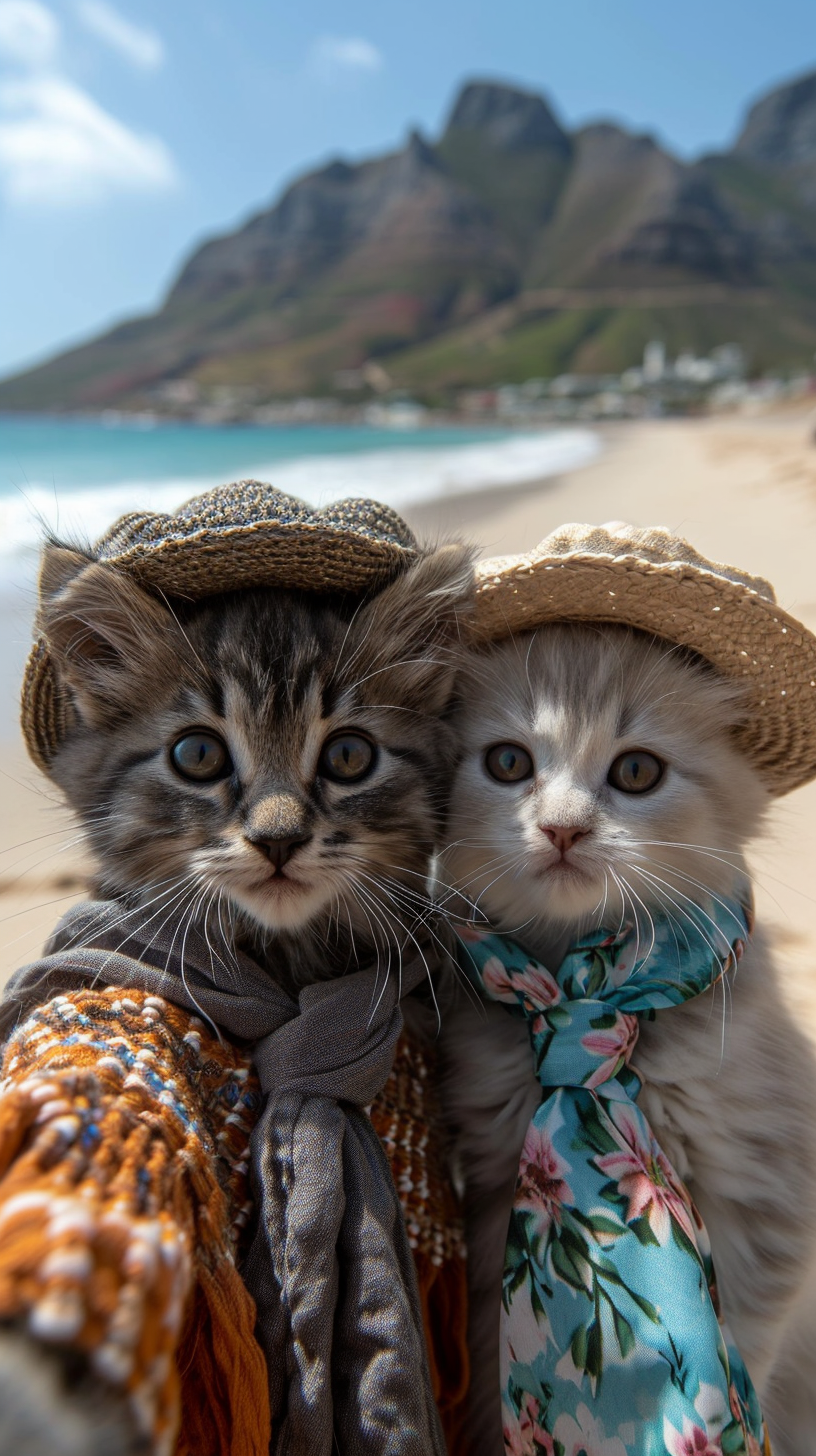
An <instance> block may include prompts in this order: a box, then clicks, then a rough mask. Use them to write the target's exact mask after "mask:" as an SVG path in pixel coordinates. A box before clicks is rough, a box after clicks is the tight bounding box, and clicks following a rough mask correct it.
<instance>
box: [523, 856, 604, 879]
mask: <svg viewBox="0 0 816 1456" xmlns="http://www.w3.org/2000/svg"><path fill="white" fill-rule="evenodd" d="M536 873H537V875H538V877H539V879H546V878H547V877H548V876H549V875H558V876H560V877H563V878H569V879H573V880H576V879H577V880H588V879H591V878H592V872H591V870H589V869H587V867H586V865H581V864H576V863H575V861H574V860H571V859H564V858H561V859H552V860H548V861H547V863H546V864H542V865H539V867H538V869H537V871H536Z"/></svg>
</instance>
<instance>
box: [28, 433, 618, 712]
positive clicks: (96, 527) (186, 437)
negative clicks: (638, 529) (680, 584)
mask: <svg viewBox="0 0 816 1456" xmlns="http://www.w3.org/2000/svg"><path fill="white" fill-rule="evenodd" d="M598 449H599V445H598V441H597V438H596V436H595V435H594V434H593V433H592V432H591V431H590V430H585V429H553V430H547V431H537V432H533V431H530V432H528V433H519V432H515V431H514V432H510V431H508V430H502V429H467V428H464V427H458V426H450V427H448V426H445V427H432V428H426V429H411V430H399V431H397V430H386V429H373V428H367V427H364V426H329V425H299V426H268V427H264V426H251V425H236V426H227V427H218V426H196V425H186V424H166V425H165V424H161V425H157V426H156V427H155V428H144V427H143V426H140V425H139V424H138V423H136V422H130V423H128V422H125V423H123V424H120V425H119V426H118V427H115V428H114V427H111V425H106V424H105V423H103V422H102V421H100V420H84V419H51V418H42V417H41V418H32V417H27V418H14V417H8V416H6V417H0V741H9V740H10V739H12V738H13V735H14V734H15V732H16V719H17V695H18V691H19V682H20V679H21V677H22V672H23V666H24V663H25V659H26V657H27V655H28V651H29V647H30V643H31V622H32V617H33V614H34V608H35V603H36V584H35V583H36V565H37V555H38V551H39V544H40V541H41V540H42V535H43V531H44V529H45V528H51V529H52V530H54V531H56V532H57V534H58V535H61V536H63V537H65V538H68V539H71V538H73V539H75V540H80V541H81V540H85V541H88V540H90V541H93V540H94V539H95V538H96V537H97V536H99V535H101V533H102V532H103V531H105V530H106V529H107V528H108V526H110V525H111V523H112V522H113V521H114V520H115V519H116V517H117V516H119V515H122V514H123V513H124V512H125V511H131V510H144V509H147V510H155V511H168V510H173V508H174V507H175V506H178V505H180V504H181V502H182V501H184V500H187V499H188V498H189V497H190V496H191V495H196V494H197V493H198V492H199V491H202V490H206V489H207V488H208V487H210V486H213V485H220V484H223V483H224V482H227V481H230V480H240V479H241V478H246V477H248V476H254V477H255V478H256V479H259V480H269V481H271V482H273V484H275V485H277V486H279V487H280V488H281V489H282V490H286V491H289V492H290V494H292V495H297V496H301V497H303V498H304V499H306V500H308V501H309V502H311V503H312V504H313V505H325V504H328V503H329V502H330V501H333V500H340V499H342V498H343V497H344V496H359V495H364V496H374V497H375V498H376V499H379V500H382V501H386V502H387V503H388V504H390V505H393V506H395V507H396V508H397V510H399V509H400V508H401V507H404V506H408V505H410V504H412V503H416V502H418V501H427V500H432V499H434V498H436V497H439V496H446V495H455V494H457V493H462V492H465V491H474V490H484V491H493V490H501V489H502V488H503V487H506V486H510V485H516V484H520V483H522V482H525V481H532V480H536V479H540V478H541V477H543V476H547V475H553V474H556V473H561V472H563V471H566V470H571V469H575V468H576V467H577V466H579V465H583V464H586V463H587V462H588V461H589V460H591V459H592V458H593V456H594V455H595V454H596V453H597V452H598Z"/></svg>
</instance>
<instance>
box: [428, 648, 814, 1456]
mask: <svg viewBox="0 0 816 1456" xmlns="http://www.w3.org/2000/svg"><path fill="white" fill-rule="evenodd" d="M744 711H745V709H744V707H743V703H742V698H741V694H740V691H739V688H738V687H735V685H734V684H732V683H730V682H726V681H725V680H724V679H722V678H720V677H718V676H717V674H715V673H714V672H713V670H711V669H709V668H708V667H707V666H706V665H704V664H701V663H699V662H697V661H695V660H693V659H692V658H691V657H690V656H688V655H686V654H684V653H683V652H682V651H680V650H678V649H676V648H671V647H669V646H668V645H667V644H665V643H661V642H657V641H654V640H652V639H649V638H648V637H645V636H643V635H642V634H639V633H636V632H631V631H628V630H627V629H625V628H621V627H616V626H610V627H606V626H597V627H595V626H566V625H553V626H549V627H546V628H542V629H540V630H539V631H538V632H537V633H533V634H528V635H524V636H519V637H517V638H515V639H513V640H509V641H507V642H504V643H501V644H498V645H495V646H494V647H492V648H490V649H488V650H486V651H484V652H480V653H478V654H474V656H473V660H472V663H471V665H470V667H469V669H468V670H467V671H466V673H465V675H464V677H463V680H462V683H461V704H460V708H459V712H458V717H457V721H456V726H457V727H458V731H459V734H460V739H461V745H462V748H463V757H462V760H461V764H460V767H459V770H458V775H457V778H456V781H455V785H454V793H453V796H452V813H451V819H450V834H449V837H450V846H449V848H448V849H447V851H446V853H445V855H444V857H443V868H442V875H441V878H442V879H444V880H445V881H448V882H450V884H452V885H453V886H455V887H456V888H457V889H458V890H460V891H461V892H463V894H465V895H466V896H467V897H469V898H470V899H471V900H472V901H474V902H475V903H476V904H477V905H478V907H479V909H480V910H481V911H483V912H484V914H485V915H486V916H487V918H488V920H489V921H490V922H491V923H492V925H494V926H495V927H496V928H497V929H498V930H500V931H504V932H506V933H508V934H513V935H514V936H515V937H516V938H517V939H518V940H520V941H521V942H522V943H523V944H524V945H525V947H526V948H527V949H528V950H529V951H530V952H531V953H532V954H534V955H536V956H537V957H539V958H540V959H541V960H542V961H543V962H544V963H545V964H547V963H549V964H550V965H553V966H557V965H558V964H559V963H560V959H561V957H562V956H563V954H564V952H565V950H566V949H567V947H568V946H569V944H570V942H572V941H573V940H574V939H575V938H576V936H577V935H578V934H580V933H581V932H582V931H584V930H586V929H588V928H589V927H590V926H594V925H598V924H600V923H601V922H603V923H604V924H607V925H611V926H612V927H613V928H614V926H616V925H617V924H618V923H619V921H620V919H621V918H622V917H628V918H629V919H630V920H631V919H632V918H634V919H635V920H636V921H637V923H638V924H639V926H640V927H641V933H642V935H643V937H644V940H645V941H646V943H648V935H649V919H650V914H651V911H652V910H653V909H660V910H661V911H662V912H663V913H667V914H669V915H671V916H673V917H676V918H677V919H678V921H680V922H681V923H682V922H683V906H684V904H686V903H687V900H688V899H691V900H694V899H696V898H698V897H699V896H700V895H703V894H704V893H705V892H706V891H713V892H714V893H722V892H725V891H728V890H729V888H731V887H732V885H733V884H734V881H735V878H736V877H737V876H738V875H739V874H741V873H743V872H744V863H743V851H744V848H745V845H746V842H747V841H748V840H749V839H750V838H751V837H753V836H754V835H756V834H757V833H758V832H761V828H762V821H763V815H764V812H765V810H766V807H767V796H766V794H765V792H764V790H763V788H762V786H761V784H760V781H759V779H758V777H757V775H756V773H755V772H754V771H753V769H752V767H751V765H750V764H749V762H748V761H747V759H746V758H745V757H744V756H743V755H742V754H741V753H740V751H739V748H738V746H737V743H736V742H735V739H734V729H735V727H736V726H737V725H738V724H739V722H740V720H741V719H742V717H743V714H744ZM499 743H511V744H517V745H520V746H521V747H523V748H525V749H526V750H527V751H528V753H529V754H530V755H531V757H532V760H533V763H534V770H535V771H534V775H533V777H531V778H530V779H527V780H525V781H522V782H518V783H499V782H496V781H495V780H494V779H493V778H492V777H491V776H490V774H489V773H488V771H487V769H486V766H485V753H486V750H488V749H489V748H490V747H491V746H492V745H495V744H499ZM634 749H641V750H647V751H650V752H651V753H653V754H655V755H656V756H657V757H658V758H659V759H660V760H662V761H663V763H664V764H665V765H666V767H665V772H664V775H663V778H662V779H661V780H660V782H659V783H658V784H657V785H656V787H654V788H653V789H652V790H651V791H650V792H648V793H642V794H628V793H624V792H621V791H620V790H619V789H617V788H614V787H613V786H612V785H610V784H609V783H608V782H607V774H608V772H609V769H610V766H611V764H612V762H613V761H614V759H615V758H616V757H617V755H618V754H620V753H622V752H623V751H625V750H634ZM548 829H549V830H551V831H554V832H555V836H556V839H558V838H560V839H561V847H559V845H558V843H557V842H553V835H552V834H548V833H546V832H545V831H546V830H548ZM564 831H572V833H570V834H568V835H567V837H566V839H564V837H563V835H564ZM570 839H572V841H573V842H572V843H571V844H569V847H567V848H566V849H563V845H564V844H568V842H569V840H570ZM783 973H784V967H778V966H777V964H776V961H775V959H774V956H773V954H772V950H771V948H770V947H769V945H768V943H767V940H766V939H765V937H764V935H763V933H762V931H761V930H759V931H758V932H757V933H756V935H755V936H754V938H753V941H752V944H751V946H750V948H749V950H748V952H747V954H746V955H745V957H744V958H743V960H742V962H741V963H740V966H739V970H738V972H735V973H734V974H733V976H731V977H730V978H729V981H728V984H723V983H721V984H720V985H719V986H717V987H716V988H715V989H714V990H712V991H711V992H710V993H709V994H707V995H705V996H701V997H698V998H697V999H696V1000H694V1001H692V1002H690V1003H688V1004H687V1005H686V1006H683V1007H678V1008H675V1009H672V1010H669V1011H663V1012H660V1013H658V1015H657V1018H656V1020H655V1021H654V1022H653V1023H644V1024H643V1026H642V1030H641V1036H640V1041H639V1044H638V1048H637V1051H636V1054H635V1066H636V1069H637V1071H638V1072H639V1074H640V1075H641V1077H642V1078H643V1091H642V1094H641V1098H640V1101H641V1104H642V1106H643V1108H644V1110H645V1112H646V1114H647V1116H648V1117H649V1120H650V1122H651V1124H652V1127H653V1128H654V1131H655V1134H656V1136H657V1138H658V1141H659V1142H660V1143H661V1144H662V1146H663V1147H664V1149H665V1151H666V1152H667V1154H668V1155H669V1157H670V1158H671V1159H672V1161H673V1162H674V1164H675V1167H676V1168H677V1170H678V1172H679V1173H680V1174H681V1176H682V1177H683V1178H684V1179H685V1180H686V1181H687V1183H688V1186H689V1188H690V1190H691V1192H692V1194H693V1196H694V1198H695V1200H696V1202H697V1204H698V1206H699V1208H700V1210H701V1213H702V1215H703V1217H704V1219H705V1221H706V1224H707V1226H708V1231H709V1234H710V1237H711V1242H712V1247H713V1253H714V1259H715V1264H716V1267H717V1272H718V1278H719V1282H720V1292H721V1296H722V1299H723V1303H724V1308H725V1312H726V1315H727V1317H728V1320H729V1323H730V1325H731V1328H732V1330H733V1333H734V1336H735V1338H736V1340H737V1343H738V1345H739V1347H740V1349H741V1351H742V1353H743V1355H744V1357H745V1359H746V1362H747V1364H748V1367H749V1369H750V1372H751V1375H752V1378H753V1380H754V1382H755V1384H756V1386H757V1389H758V1391H759V1393H760V1397H761V1399H762V1401H763V1405H764V1408H765V1411H766V1414H767V1416H768V1418H769V1422H770V1426H771V1431H772V1439H773V1448H774V1452H775V1456H812V1452H813V1449H814V1432H816V1396H814V1380H813V1362H814V1357H815V1356H816V1299H814V1292H816V1130H815V1129H814V1110H816V1064H815V1063H814V1056H813V1051H812V1048H811V1047H810V1045H809V1044H808V1043H807V1042H806V1040H805V1038H804V1036H803V1035H802V1034H801V1033H800V1032H799V1030H798V1028H797V1026H796V1025H795V1024H794V1022H793V1021H792V1019H791V1016H790V1014H789V1012H788V1011H787V1009H786V1007H785V1004H784V999H783V996H782V992H781V979H780V978H781V975H782V974H783ZM444 1040H445V1053H446V1060H447V1076H448V1084H447V1094H446V1105H447V1107H448V1110H449V1115H450V1121H451V1127H452V1130H453V1136H454V1139H455V1155H456V1161H457V1166H458V1170H459V1175H460V1177H461V1180H462V1182H463V1184H464V1187H465V1192H466V1202H467V1218H468V1235H469V1253H470V1284H471V1298H472V1317H471V1346H472V1354H473V1360H474V1378H473V1385H472V1392H473V1393H472V1409H471V1428H472V1431H473V1432H474V1433H475V1434H474V1439H473V1450H474V1453H475V1452H479V1453H486V1456H497V1453H498V1452H500V1451H501V1449H502V1440H501V1430H500V1416H499V1408H498V1350H497V1343H498V1342H497V1333H498V1313H499V1307H500V1287H501V1265H502V1253H503V1244H504V1236H505V1232H506V1226H507V1217H508V1211H509V1207H510V1204H511V1201H512V1195H513V1188H514V1182H515V1174H516V1170H517V1166H518V1158H519V1153H520V1150H521V1145H522V1142H523V1138H524V1133H525V1130H526V1126H527V1123H528V1121H529V1118H530V1116H531V1115H532V1112H533V1111H534V1109H535V1107H536V1105H537V1104H538V1102H539V1100H540V1095H541V1093H540V1088H539V1087H538V1084H537V1083H536V1081H535V1080H534V1078H533V1074H532V1064H531V1056H530V1047H529V1041H528V1037H527V1032H526V1028H525V1026H524V1025H523V1024H520V1023H518V1022H517V1021H515V1020H514V1019H513V1018H511V1017H509V1016H508V1015H507V1013H506V1011H505V1010H504V1009H503V1008H502V1007H500V1006H496V1005H493V1006H490V1005H487V1006H479V1007H478V1008H477V1007H474V1006H473V1005H472V1004H471V1003H470V1002H469V1001H467V1000H466V999H465V998H464V997H463V996H460V1004H459V1005H458V1006H457V1007H456V1009H455V1011H454V1012H453V1013H452V1014H449V1015H448V1016H447V1017H446V1018H445V1031H444Z"/></svg>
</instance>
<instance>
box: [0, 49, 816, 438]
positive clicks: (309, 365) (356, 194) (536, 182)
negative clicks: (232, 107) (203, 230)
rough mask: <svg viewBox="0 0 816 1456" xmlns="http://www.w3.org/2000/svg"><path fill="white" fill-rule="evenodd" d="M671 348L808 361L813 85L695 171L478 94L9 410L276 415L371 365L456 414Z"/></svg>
mask: <svg viewBox="0 0 816 1456" xmlns="http://www.w3.org/2000/svg"><path fill="white" fill-rule="evenodd" d="M652 337H660V338H662V339H663V340H664V342H665V343H666V346H667V348H668V349H669V350H670V351H672V352H677V351H679V350H681V349H683V348H691V349H696V350H707V349H710V348H712V347H713V346H714V345H716V344H718V343H722V342H724V341H726V340H728V341H732V340H733V341H736V342H738V343H740V344H742V345H743V347H744V348H745V350H746V352H747V354H748V356H749V359H750V361H751V364H752V367H753V368H755V369H758V370H759V369H763V368H767V367H769V366H783V367H784V366H789V367H792V368H801V367H805V366H806V365H809V364H810V362H811V360H812V358H813V352H814V349H816V73H814V74H813V75H810V76H805V77H803V78H801V79H799V80H797V81H794V82H792V83H790V84H788V85H786V86H783V87H781V88H779V89H777V90H775V91H772V92H771V93H770V94H769V95H767V96H765V97H763V98H762V99H760V100H759V101H758V102H757V103H756V104H755V105H754V106H753V107H752V108H751V110H750V111H749V112H748V115H747V118H746V121H745V125H744V127H743V130H742V131H741V133H740V135H739V137H738V139H737V142H736V143H735V145H734V147H733V148H732V149H731V150H730V151H728V152H725V153H722V154H718V155H712V156H708V157H703V158H701V159H699V160H698V161H697V162H693V163H684V162H682V161H680V160H678V159H677V158H676V157H673V156H672V155H671V154H670V153H669V152H668V151H666V149H665V148H663V147H661V146H660V145H659V144H658V142H657V141H656V140H655V139H654V138H653V137H651V136H648V135H636V134H633V133H632V132H629V131H627V130H626V129H624V128H622V127H620V126H616V125H612V124H609V123H600V124H597V125H593V126H586V127H583V128H581V129H580V130H578V131H575V132H572V133H571V132H570V131H568V130H567V129H566V128H565V127H564V126H563V125H562V123H561V122H560V121H559V119H558V117H557V115H556V113H555V112H554V110H553V108H552V106H551V105H550V104H549V102H548V101H547V100H546V99H545V98H544V97H542V96H539V95H536V94H535V93H533V92H530V91H525V90H521V89H519V88H517V87H513V86H508V85H503V84H500V83H498V82H495V81H471V82H469V83H468V84H466V85H465V86H464V87H463V88H462V90H461V91H460V93H459V95H458V97H457V98H456V100H455V102H454V105H453V107H452V109H451V112H450V115H449V118H448V121H447V124H446V125H445V127H444V130H443V132H442V135H441V136H440V137H439V138H438V139H436V140H431V139H428V138H425V137H423V136H422V135H420V134H419V133H418V132H413V133H411V135H410V136H409V138H408V140H407V142H406V144H405V146H404V147H403V148H402V149H401V150H399V151H397V152H393V153H390V154H388V155H384V156H380V157H376V158H374V159H372V160H369V161H365V162H361V163H356V164H351V163H349V162H346V161H343V160H336V161H333V162H331V163H329V164H328V165H327V166H325V167H322V168H320V169H319V170H317V171H313V172H310V173H307V174H306V175H304V176H302V177H300V178H299V179H298V180H297V181H296V182H294V183H293V184H292V186H290V187H289V188H288V189H287V190H286V191H285V192H284V193H283V195H282V196H281V197H280V199H279V200H278V201H277V202H275V204H274V205H273V206H271V207H269V208H267V209H264V210H263V211H261V212H258V213H256V214H255V216H253V217H252V218H250V220H249V221H248V222H247V223H245V224H244V225H243V226H242V227H240V228H238V229H237V230H236V231H234V232H230V233H225V234H223V235H222V236H219V237H215V238H212V239H211V240H210V241H208V242H206V243H204V244H203V246H201V247H199V248H198V249H197V250H196V251H195V252H194V253H193V254H192V256H191V257H190V258H189V259H188V260H187V262H186V263H185V264H184V266H183V267H182V269H181V271H180V273H179V275H178V277H177V278H176V281H175V282H174V284H173V286H172V287H171V288H170V290H169V292H168V294H167V297H166V300H165V302H164V303H163V305H162V307H161V308H160V309H159V310H158V311H157V312H156V313H155V314H152V315H149V316H145V317H142V318H137V319H133V320H131V321H128V322H127V323H124V324H121V325H119V326H118V327H117V328H115V329H112V330H110V331H109V332H108V333H106V334H104V335H102V336H101V337H100V338H97V339H95V340H93V341H92V342H90V343H88V344H85V345H83V346H82V347H81V348H78V349H73V350H70V351H69V352H67V353H64V354H61V355H59V356H58V357H57V358H55V359H53V360H52V361H50V362H49V363H47V364H45V365H42V366H40V367H38V368H37V369H33V370H29V371H28V372H26V373H25V374H20V375H18V376H16V377H15V378H12V379H7V380H5V381H3V382H0V408H6V409H38V408H39V409H44V408H48V409H100V408H105V407H110V406H115V407H124V408H138V407H145V406H151V407H154V406H155V405H156V404H157V403H158V405H159V407H162V405H163V404H166V403H167V401H168V400H172V399H173V398H174V397H175V396H174V394H173V391H174V390H176V391H177V392H178V390H179V389H181V390H182V391H184V390H186V391H187V392H188V394H191V397H192V396H195V397H196V398H197V399H198V400H199V401H201V400H202V399H203V400H205V401H206V400H207V399H208V398H212V397H215V396H217V395H218V394H219V392H220V393H221V394H224V393H227V394H229V393H230V392H231V393H232V395H234V396H235V397H241V398H245V399H248V400H251V401H253V402H255V403H259V402H264V401H267V400H274V399H278V398H286V397H292V396H296V395H301V394H320V393H327V392H331V391H332V390H333V389H334V388H335V387H337V386H338V385H340V384H343V383H345V385H346V386H347V387H349V384H350V387H352V388H353V387H354V385H355V381H356V382H357V383H359V371H360V369H361V367H363V366H366V365H368V366H369V371H370V367H371V362H372V361H375V362H376V365H377V366H378V369H379V373H378V378H379V379H380V380H385V381H386V382H388V381H390V382H391V383H392V384H393V385H394V386H395V387H404V388H410V389H412V390H415V391H418V392H420V393H421V394H422V395H423V396H425V397H428V398H430V399H444V398H446V397H447V396H448V395H449V393H450V391H452V390H455V389H456V388H459V387H461V386H465V385H480V384H490V383H494V382H496V381H500V380H507V381H511V380H518V379H524V378H528V377H530V376H541V375H552V374H554V373H559V372H562V371H564V370H566V369H570V370H574V371H581V370H589V371H606V370H618V369H621V368H624V367H626V366H627V365H629V364H631V363H633V362H635V361H636V359H637V358H638V357H639V355H640V353H641V351H642V348H643V345H644V344H645V343H646V341H647V340H648V339H649V338H652ZM355 371H356V373H355ZM361 387H362V386H361Z"/></svg>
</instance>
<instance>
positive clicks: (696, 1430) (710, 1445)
mask: <svg viewBox="0 0 816 1456" xmlns="http://www.w3.org/2000/svg"><path fill="white" fill-rule="evenodd" d="M663 1443H664V1445H665V1447H666V1450H667V1451H668V1453H669V1456H723V1449H722V1442H721V1441H720V1438H719V1436H715V1437H712V1436H709V1434H708V1432H707V1431H706V1430H704V1429H703V1427H702V1426H695V1424H694V1422H693V1421H690V1420H689V1419H688V1418H687V1417H686V1416H684V1417H683V1429H682V1431H678V1430H677V1429H676V1428H675V1427H674V1426H673V1425H672V1424H671V1422H670V1421H669V1420H667V1419H666V1417H665V1416H664V1418H663Z"/></svg>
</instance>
